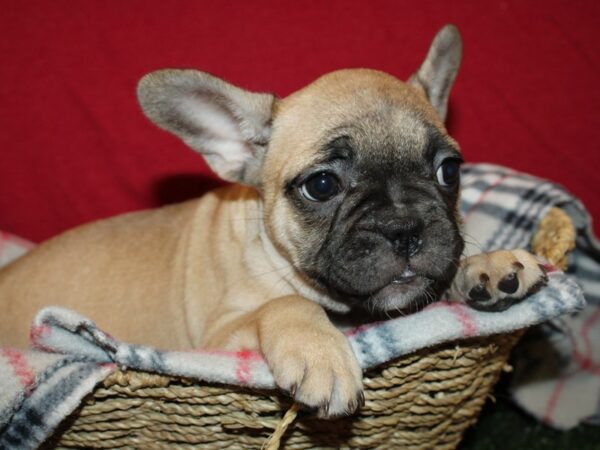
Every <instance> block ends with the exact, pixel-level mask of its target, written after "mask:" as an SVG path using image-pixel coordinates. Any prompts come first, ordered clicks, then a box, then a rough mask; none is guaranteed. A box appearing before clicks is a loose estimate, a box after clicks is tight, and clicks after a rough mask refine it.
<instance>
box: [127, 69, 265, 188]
mask: <svg viewBox="0 0 600 450" xmlns="http://www.w3.org/2000/svg"><path fill="white" fill-rule="evenodd" d="M137 95H138V101H139V102H140V105H141V107H142V109H143V111H144V113H145V114H146V116H148V118H149V119H150V120H152V121H153V122H154V123H155V124H156V125H158V126H159V127H160V128H163V129H165V130H167V131H170V132H172V133H174V134H175V135H177V136H179V137H180V138H181V139H182V140H183V141H184V142H185V143H186V144H187V145H189V146H190V147H191V148H193V149H194V150H196V151H197V152H199V153H200V154H201V155H202V156H203V157H204V159H205V160H206V162H207V163H208V165H209V166H210V167H211V169H212V170H213V171H214V172H215V173H216V174H217V175H219V176H220V177H221V178H223V179H224V180H228V181H234V182H239V183H244V184H249V185H257V184H258V183H259V182H260V167H261V165H262V160H263V157H264V154H265V152H266V149H267V146H268V142H269V138H270V135H271V118H272V114H273V106H274V103H275V97H274V96H273V95H271V94H258V93H252V92H248V91H245V90H243V89H240V88H238V87H235V86H233V85H231V84H229V83H226V82H225V81H223V80H221V79H219V78H217V77H214V76H212V75H209V74H207V73H203V72H198V71H197V70H175V69H165V70H158V71H156V72H152V73H149V74H148V75H146V76H144V77H143V78H142V79H141V80H140V82H139V83H138V88H137Z"/></svg>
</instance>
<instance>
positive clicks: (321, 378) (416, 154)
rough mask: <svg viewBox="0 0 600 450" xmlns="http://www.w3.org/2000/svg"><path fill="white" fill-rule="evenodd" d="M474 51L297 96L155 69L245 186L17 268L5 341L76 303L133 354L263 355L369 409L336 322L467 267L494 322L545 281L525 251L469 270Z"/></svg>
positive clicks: (226, 169) (104, 228) (435, 284)
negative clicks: (464, 152) (466, 132)
mask: <svg viewBox="0 0 600 450" xmlns="http://www.w3.org/2000/svg"><path fill="white" fill-rule="evenodd" d="M461 49H462V44H461V39H460V35H459V33H458V31H457V29H456V28H455V27H454V26H451V25H448V26H446V27H444V28H443V29H442V30H441V31H440V32H439V33H438V34H437V36H436V37H435V39H434V41H433V43H432V45H431V48H430V50H429V53H428V55H427V57H426V59H425V61H424V62H423V64H422V66H421V67H420V68H419V69H418V71H417V72H416V73H415V74H414V75H413V76H412V77H411V78H410V79H409V81H408V82H406V83H403V82H401V81H399V80H398V79H396V78H394V77H392V76H390V75H387V74H385V73H381V72H377V71H374V70H367V69H353V70H340V71H336V72H333V73H329V74H327V75H325V76H323V77H321V78H319V79H318V80H316V81H315V82H313V83H312V84H310V85H308V86H307V87H305V88H304V89H301V90H300V91H298V92H296V93H294V94H292V95H290V96H289V97H286V98H283V99H279V98H276V97H275V96H273V95H271V94H265V93H252V92H248V91H245V90H242V89H240V88H238V87H235V86H232V85H230V84H228V83H226V82H225V81H223V80H221V79H218V78H216V77H214V76H211V75H209V74H206V73H202V72H198V71H195V70H159V71H157V72H154V73H151V74H149V75H146V76H145V77H144V78H143V79H142V80H141V81H140V83H139V86H138V97H139V102H140V104H141V107H142V109H143V111H144V112H145V114H146V115H147V116H148V117H149V118H150V119H151V120H152V121H153V122H154V123H156V124H157V125H158V126H159V127H161V128H164V129H166V130H169V131H171V132H173V133H174V134H176V135H177V136H179V137H180V138H181V139H182V140H183V141H184V142H185V143H186V144H188V145H189V146H190V147H191V148H193V149H194V150H196V151H197V152H199V153H200V154H202V155H203V157H204V158H205V160H206V161H207V163H208V164H209V165H210V167H211V168H212V169H213V170H214V172H215V173H217V174H218V175H219V176H220V177H222V178H223V179H225V180H228V181H232V182H234V183H235V184H233V185H231V186H229V187H226V188H222V189H218V190H215V191H213V192H210V193H208V194H206V195H205V196H203V197H202V198H199V199H196V200H192V201H188V202H185V203H182V204H178V205H174V206H167V207H164V208H161V209H157V210H151V211H144V212H136V213H132V214H126V215H122V216H119V217H115V218H112V219H109V220H104V221H99V222H94V223H91V224H88V225H84V226H82V227H79V228H76V229H74V230H72V231H68V232H66V233H64V234H62V235H60V236H58V237H56V238H54V239H51V240H50V241H48V242H46V243H44V244H42V245H40V246H39V247H37V248H36V249H35V250H33V251H31V252H30V253H29V254H27V255H25V256H24V257H22V258H21V259H19V260H17V261H15V262H14V263H13V264H11V265H9V266H8V267H6V268H5V269H3V270H2V271H1V272H0V307H1V309H0V310H1V311H2V312H3V314H2V315H0V345H3V346H6V345H8V346H19V347H25V346H26V345H27V342H28V328H29V324H30V322H31V319H32V317H33V316H34V314H35V312H36V311H38V310H39V309H40V308H42V307H44V306H48V305H62V306H65V307H68V308H72V309H74V310H77V311H78V312H80V313H82V314H84V315H86V316H88V317H90V318H91V319H93V320H94V321H95V322H96V323H97V324H98V326H99V327H101V328H102V329H104V330H107V331H109V332H110V333H112V334H113V335H114V336H116V337H117V338H119V339H122V340H125V341H129V342H136V343H144V344H147V345H154V346H158V347H163V348H170V349H175V348H177V349H184V348H192V347H205V348H218V349H224V350H237V349H241V348H246V349H258V350H260V351H261V352H262V354H263V355H264V356H265V358H266V360H267V362H268V364H269V365H270V367H271V369H272V372H273V375H274V377H275V380H276V382H277V383H278V385H279V386H280V387H281V388H283V389H286V390H288V391H289V392H290V393H291V395H292V396H293V397H294V398H295V399H296V400H297V401H299V402H301V403H303V404H305V405H308V406H309V407H314V408H317V409H318V410H319V412H320V414H321V415H323V416H337V415H342V414H346V413H351V412H353V411H354V410H355V409H356V408H357V407H358V405H359V404H360V403H361V402H362V399H363V397H362V382H361V378H362V373H361V369H360V367H359V366H358V364H357V361H356V359H355V357H354V355H353V353H352V350H351V348H350V346H349V343H348V341H347V339H346V337H345V336H344V334H343V333H342V332H341V331H340V330H339V329H338V328H336V326H334V324H333V323H332V322H331V320H330V317H329V316H328V314H327V313H326V311H329V312H333V313H335V314H337V315H344V314H347V313H350V312H354V314H356V312H357V311H358V315H362V317H363V318H364V320H365V321H367V320H370V319H372V318H374V317H378V316H380V315H382V314H383V315H385V314H390V313H392V312H395V311H401V310H404V309H410V308H413V307H415V305H423V304H425V303H427V302H429V301H434V300H436V299H438V298H439V297H440V296H441V294H442V293H443V292H444V291H446V290H447V289H448V288H449V287H450V285H451V283H452V281H453V280H454V279H455V275H456V273H457V269H459V268H460V269H459V271H460V273H459V274H458V277H456V279H457V280H459V284H458V285H456V286H455V290H454V292H456V293H457V295H459V296H462V297H463V299H464V300H465V301H469V302H470V303H474V304H475V305H476V306H477V305H480V304H483V305H484V307H485V309H490V310H493V309H494V305H495V304H496V303H497V302H500V303H499V304H500V306H501V307H505V306H506V304H507V301H506V300H503V299H504V298H506V297H507V296H510V297H511V298H512V299H513V300H514V299H517V298H518V297H520V296H523V295H525V293H526V292H527V291H528V290H529V288H530V287H531V286H534V285H535V284H537V283H539V282H540V280H542V279H543V276H544V275H543V272H542V271H541V269H540V268H539V266H538V263H537V261H536V260H535V258H533V257H532V256H531V255H529V254H527V253H525V252H506V253H503V254H502V255H501V256H498V255H495V254H493V253H492V254H487V255H485V261H486V264H487V265H486V264H483V263H481V264H480V265H478V264H475V265H474V266H473V265H472V264H467V265H463V266H461V265H459V260H460V257H461V253H462V250H463V239H462V237H461V233H460V218H459V217H458V213H457V199H458V195H459V168H460V163H461V161H462V158H461V154H460V151H459V147H458V145H457V143H456V142H455V141H454V140H453V139H452V138H451V137H450V136H449V135H448V133H447V131H446V129H445V127H444V118H445V115H446V106H447V101H448V94H449V92H450V88H451V86H452V84H453V82H454V79H455V76H456V73H457V70H458V67H459V63H460V58H461V51H462V50H461ZM486 271H487V272H486ZM484 272H486V273H488V272H489V273H490V274H491V273H492V272H493V274H494V277H495V278H494V279H493V280H492V279H491V276H490V275H488V278H487V280H486V279H485V277H483V275H482V274H483V273H484ZM506 277H509V278H510V280H508V281H506V282H501V281H500V280H503V279H505V278H506ZM484 291H485V292H486V294H484ZM509 291H510V292H509Z"/></svg>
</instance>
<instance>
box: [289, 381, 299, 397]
mask: <svg viewBox="0 0 600 450" xmlns="http://www.w3.org/2000/svg"><path fill="white" fill-rule="evenodd" d="M297 390H298V385H297V384H296V383H294V384H292V386H291V387H290V395H291V396H292V397H295V396H296V391H297Z"/></svg>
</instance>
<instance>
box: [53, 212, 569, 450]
mask: <svg viewBox="0 0 600 450" xmlns="http://www.w3.org/2000/svg"><path fill="white" fill-rule="evenodd" d="M574 240H575V230H574V228H573V225H572V223H571V221H570V219H569V218H568V216H567V215H566V214H565V213H564V212H563V211H561V210H560V209H557V208H553V209H552V210H550V212H549V214H548V215H547V216H546V217H545V218H544V219H543V220H542V222H541V225H540V229H539V230H538V232H537V234H536V236H535V238H534V240H533V243H532V245H533V249H534V251H535V252H536V253H538V254H540V255H542V256H544V257H546V258H547V259H548V260H549V261H550V262H552V263H553V264H557V265H559V266H562V267H564V266H565V264H566V254H567V253H568V251H570V250H571V249H572V248H573V246H574ZM520 335H521V333H520V332H517V333H513V334H509V335H497V336H491V337H487V338H476V339H470V340H466V341H460V342H455V343H446V344H444V345H440V346H438V347H435V348H432V349H424V350H421V351H419V352H416V353H413V354H411V355H408V356H405V357H402V358H400V359H398V360H396V361H393V362H391V363H388V364H387V365H385V366H382V367H378V368H376V369H373V370H370V371H368V372H367V373H366V374H365V377H364V386H365V399H366V402H365V406H364V407H363V408H362V409H361V410H360V411H359V412H358V414H356V415H355V416H352V417H346V418H342V419H337V420H319V419H317V418H315V417H314V416H310V415H306V414H304V413H302V412H300V411H299V408H298V406H297V405H296V404H292V402H291V399H290V398H289V397H287V396H285V395H283V394H282V393H280V392H276V391H269V392H264V391H256V390H247V389H242V388H239V387H231V386H219V385H207V384H198V382H194V381H190V380H186V379H180V378H174V377H172V378H169V377H164V376H159V375H155V374H148V373H141V372H135V371H127V372H117V373H114V374H113V375H111V376H110V377H109V378H108V379H106V380H105V381H104V382H103V383H102V385H101V386H100V387H99V388H98V389H96V391H95V392H94V393H93V394H92V395H90V397H89V398H88V399H86V401H84V404H83V405H82V407H81V408H80V409H79V410H78V411H76V413H74V414H73V415H72V416H71V417H70V418H69V419H68V420H67V421H66V422H65V423H64V424H63V427H62V428H61V430H59V431H58V432H57V434H56V435H55V438H54V439H53V440H52V442H49V443H48V445H47V448H54V447H56V448H140V449H148V450H151V449H191V448H205V449H219V448H228V449H236V448H237V449H251V448H257V449H261V448H266V449H277V448H279V447H280V446H281V447H283V448H290V449H305V448H335V449H338V448H348V449H366V448H390V449H397V448H406V449H434V448H435V449H453V448H455V447H456V446H457V445H458V443H459V441H460V439H461V437H462V434H463V432H464V431H465V429H466V428H468V427H469V426H470V425H471V424H473V423H474V422H475V421H476V420H477V416H478V414H479V411H480V409H481V407H482V406H483V404H484V402H485V400H486V398H487V397H488V395H489V392H490V389H491V388H492V386H493V385H494V383H495V382H496V380H497V379H498V377H499V375H500V373H501V372H502V370H509V369H510V367H509V366H508V365H507V364H506V361H507V358H508V356H509V353H510V351H511V349H512V347H513V345H514V344H515V342H516V341H517V340H518V338H519V336H520ZM284 411H287V412H285V413H284ZM282 416H283V417H282Z"/></svg>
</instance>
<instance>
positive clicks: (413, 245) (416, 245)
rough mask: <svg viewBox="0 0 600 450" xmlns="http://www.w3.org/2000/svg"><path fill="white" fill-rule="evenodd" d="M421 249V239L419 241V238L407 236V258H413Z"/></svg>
mask: <svg viewBox="0 0 600 450" xmlns="http://www.w3.org/2000/svg"><path fill="white" fill-rule="evenodd" d="M421 247H423V239H421V238H420V237H419V236H409V237H408V246H407V251H408V256H414V255H416V254H417V253H419V250H421Z"/></svg>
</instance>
